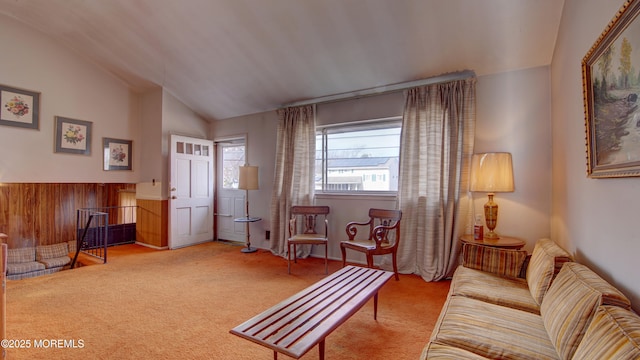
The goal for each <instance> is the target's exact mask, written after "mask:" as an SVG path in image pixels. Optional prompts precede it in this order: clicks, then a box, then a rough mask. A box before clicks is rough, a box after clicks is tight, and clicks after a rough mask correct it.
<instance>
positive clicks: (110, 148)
mask: <svg viewBox="0 0 640 360" xmlns="http://www.w3.org/2000/svg"><path fill="white" fill-rule="evenodd" d="M102 149H103V152H104V167H103V169H104V170H107V171H109V170H131V159H132V155H133V141H131V140H121V139H112V138H102Z"/></svg>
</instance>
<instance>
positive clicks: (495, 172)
mask: <svg viewBox="0 0 640 360" xmlns="http://www.w3.org/2000/svg"><path fill="white" fill-rule="evenodd" d="M469 189H470V190H471V191H483V192H490V193H495V192H512V191H514V189H515V187H514V185H513V165H512V162H511V154H510V153H506V152H497V153H484V154H473V158H472V160H471V184H470V186H469Z"/></svg>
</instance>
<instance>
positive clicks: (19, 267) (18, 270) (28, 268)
mask: <svg viewBox="0 0 640 360" xmlns="http://www.w3.org/2000/svg"><path fill="white" fill-rule="evenodd" d="M44 269H45V266H44V264H43V263H39V262H37V261H30V262H21V263H13V264H10V263H8V264H7V275H14V274H23V273H28V272H32V271H38V270H44Z"/></svg>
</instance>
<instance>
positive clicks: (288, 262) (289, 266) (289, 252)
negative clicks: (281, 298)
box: [276, 243, 291, 354]
mask: <svg viewBox="0 0 640 360" xmlns="http://www.w3.org/2000/svg"><path fill="white" fill-rule="evenodd" d="M287 273H289V274H291V244H290V243H287ZM276 354H277V353H276Z"/></svg>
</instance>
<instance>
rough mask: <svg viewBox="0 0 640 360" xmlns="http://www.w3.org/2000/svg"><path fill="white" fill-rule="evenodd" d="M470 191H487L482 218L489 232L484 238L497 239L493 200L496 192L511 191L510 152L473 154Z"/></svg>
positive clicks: (495, 206) (496, 221)
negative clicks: (487, 199) (487, 197)
mask: <svg viewBox="0 0 640 360" xmlns="http://www.w3.org/2000/svg"><path fill="white" fill-rule="evenodd" d="M469 189H470V190H471V191H481V192H487V193H488V194H487V195H488V196H489V201H487V203H486V204H484V218H485V222H486V224H487V229H489V232H488V233H487V234H485V235H484V237H485V238H486V239H499V238H500V237H499V236H498V234H496V233H495V231H494V229H495V228H496V225H497V223H498V204H496V203H495V202H493V195H494V193H497V192H513V191H514V185H513V165H512V162H511V154H510V153H506V152H496V153H483V154H473V158H472V160H471V184H470V187H469Z"/></svg>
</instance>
